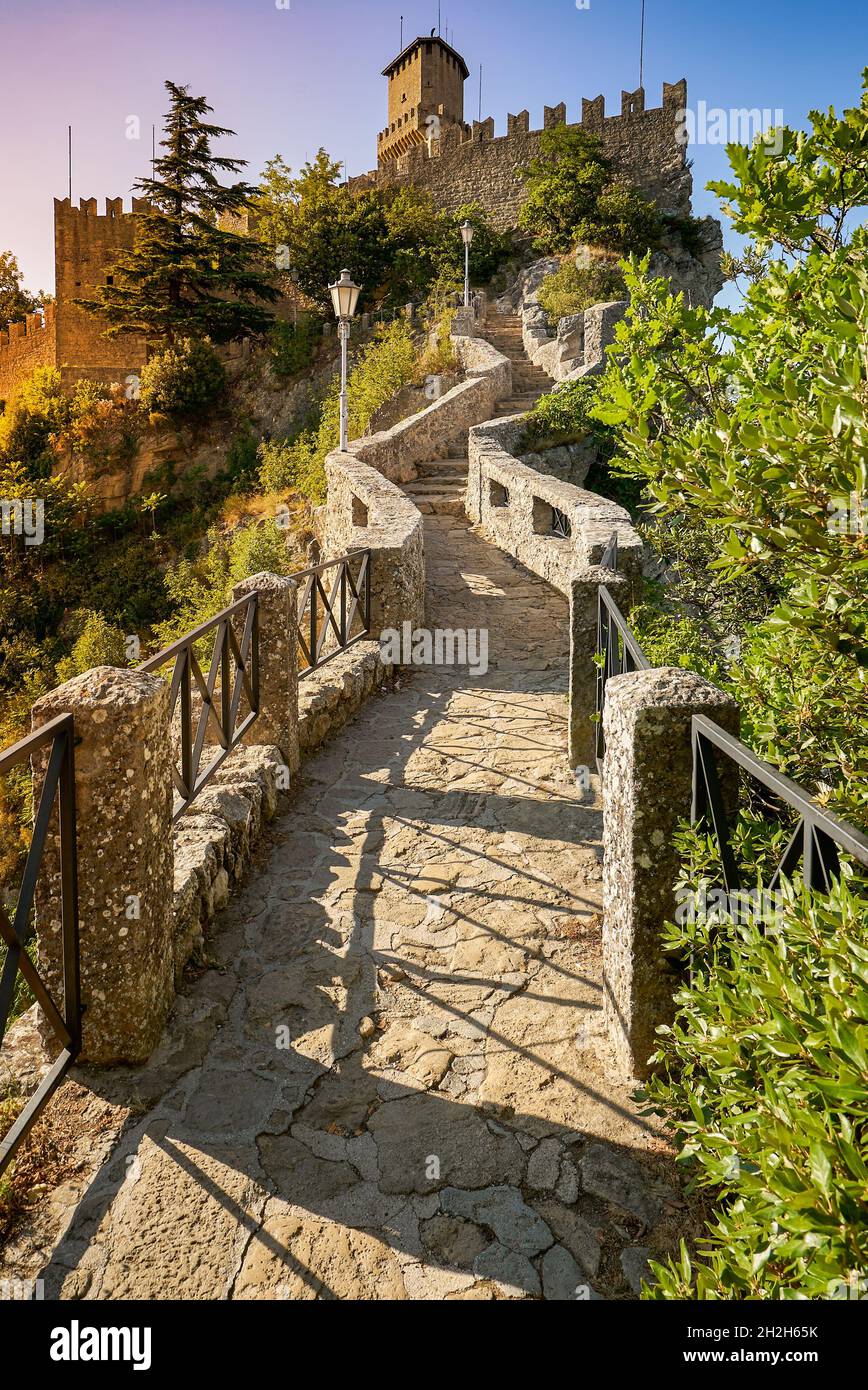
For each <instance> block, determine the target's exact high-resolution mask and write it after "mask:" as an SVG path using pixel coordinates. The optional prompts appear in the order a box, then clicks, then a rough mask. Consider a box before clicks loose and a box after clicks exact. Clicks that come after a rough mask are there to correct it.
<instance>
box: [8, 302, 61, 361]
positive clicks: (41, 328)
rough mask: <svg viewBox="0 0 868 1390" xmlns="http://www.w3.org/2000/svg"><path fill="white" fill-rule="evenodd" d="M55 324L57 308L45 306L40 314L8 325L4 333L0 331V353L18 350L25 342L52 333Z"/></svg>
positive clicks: (51, 305) (28, 315)
mask: <svg viewBox="0 0 868 1390" xmlns="http://www.w3.org/2000/svg"><path fill="white" fill-rule="evenodd" d="M56 322H57V306H56V305H54V304H46V306H45V309H44V310H43V311H42V313H38V312H37V313H35V314H27V315H26V317H25V318H23V319H19V320H18V321H17V322H16V323H10V324H9V327H8V328H7V329H6V330H5V331H4V330H2V329H0V353H3V352H4V351H8V350H9V349H10V348H20V347H21V346H22V345H23V344H25V343H26V342H27V341H31V342H32V340H33V338H35V337H37V336H40V335H42V336H43V337H44V335H45V334H52V333H53V332H54V328H55V324H56Z"/></svg>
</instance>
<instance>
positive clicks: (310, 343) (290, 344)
mask: <svg viewBox="0 0 868 1390" xmlns="http://www.w3.org/2000/svg"><path fill="white" fill-rule="evenodd" d="M321 339H322V320H321V319H319V318H317V317H316V315H315V314H302V315H301V316H300V317H299V320H298V322H297V323H283V322H280V323H275V324H274V325H273V327H272V328H271V330H270V332H269V335H268V346H269V352H270V356H271V365H272V369H273V371H274V373H275V375H276V376H279V377H290V376H295V375H296V374H297V373H298V372H302V371H304V370H305V368H306V367H308V366H310V363H311V360H312V358H313V355H314V352H315V350H316V346H317V343H319V342H320V341H321Z"/></svg>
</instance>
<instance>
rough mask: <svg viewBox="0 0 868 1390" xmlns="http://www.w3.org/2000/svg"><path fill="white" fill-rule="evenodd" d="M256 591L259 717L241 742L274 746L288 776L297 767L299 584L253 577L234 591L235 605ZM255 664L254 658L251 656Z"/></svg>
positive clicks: (273, 576) (277, 577)
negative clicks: (279, 754)
mask: <svg viewBox="0 0 868 1390" xmlns="http://www.w3.org/2000/svg"><path fill="white" fill-rule="evenodd" d="M254 589H255V590H256V591H257V593H258V595H259V600H258V607H257V616H256V622H257V625H258V633H259V640H258V643H257V644H256V646H257V647H258V652H259V656H258V668H257V669H258V686H259V717H258V719H257V720H256V721H255V723H254V724H252V725H251V727H250V731H249V733H247V734H246V735H245V736H244V740H243V741H244V743H246V744H248V745H252V744H257V743H259V744H273V745H274V746H275V747H277V748H279V749H280V753H281V756H282V758H283V760H284V762H285V763H286V766H287V768H288V769H289V771H290V772H297V771H298V768H299V763H300V759H299V752H298V637H297V632H298V613H297V606H296V605H297V601H298V600H297V585H296V583H295V580H294V579H287V578H285V577H284V576H283V575H279V574H254V575H253V576H252V577H251V578H250V579H243V580H242V581H241V583H240V584H236V585H235V588H234V589H233V591H232V597H233V601H234V602H237V601H238V599H241V598H244V597H245V595H246V594H249V593H252V592H253V590H254ZM251 659H252V661H253V662H256V661H257V658H256V656H255V655H254V656H252V658H251Z"/></svg>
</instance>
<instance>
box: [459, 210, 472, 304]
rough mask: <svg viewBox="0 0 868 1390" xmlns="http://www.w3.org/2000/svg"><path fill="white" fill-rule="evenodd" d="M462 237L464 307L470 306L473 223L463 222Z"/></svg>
mask: <svg viewBox="0 0 868 1390" xmlns="http://www.w3.org/2000/svg"><path fill="white" fill-rule="evenodd" d="M461 239H462V241H463V242H464V307H465V309H469V308H470V243H471V241H472V240H473V225H472V223H470V222H462V224H461Z"/></svg>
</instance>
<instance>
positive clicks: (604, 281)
mask: <svg viewBox="0 0 868 1390" xmlns="http://www.w3.org/2000/svg"><path fill="white" fill-rule="evenodd" d="M625 294H626V287H625V283H624V273H623V271H622V270H621V268H620V266H618V265H615V264H612V262H611V261H606V260H593V261H591V264H590V265H587V266H577V265H576V264H575V263H574V262H573V261H567V262H566V263H565V264H564V265H562V266H561V268H560V270H556V271H555V272H554V274H553V275H548V276H547V277H546V279H545V280H543V282H542V284H541V285H540V288H539V302H540V304H541V305H542V307H543V308H544V309H545V311H546V313H547V314H548V316H549V318H550V319H551V320H552V322H553V323H557V321H558V320H559V319H562V318H566V317H567V316H568V315H570V314H581V313H582V312H583V311H584V310H585V309H590V307H591V305H593V304H605V303H607V302H608V301H609V300H613V299H623V298H624V295H625Z"/></svg>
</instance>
